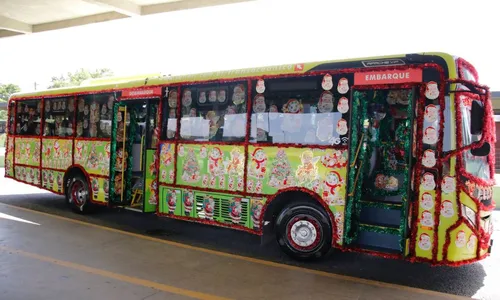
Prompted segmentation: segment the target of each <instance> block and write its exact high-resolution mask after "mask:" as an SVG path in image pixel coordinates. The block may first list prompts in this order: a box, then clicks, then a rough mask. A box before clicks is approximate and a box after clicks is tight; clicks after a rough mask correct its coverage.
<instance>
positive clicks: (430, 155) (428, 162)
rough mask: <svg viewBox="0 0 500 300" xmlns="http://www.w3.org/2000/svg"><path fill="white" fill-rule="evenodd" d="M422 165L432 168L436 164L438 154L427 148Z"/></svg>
mask: <svg viewBox="0 0 500 300" xmlns="http://www.w3.org/2000/svg"><path fill="white" fill-rule="evenodd" d="M422 165H424V167H426V168H432V167H434V166H435V165H436V154H435V153H434V151H433V150H430V149H428V150H425V151H424V157H423V158H422Z"/></svg>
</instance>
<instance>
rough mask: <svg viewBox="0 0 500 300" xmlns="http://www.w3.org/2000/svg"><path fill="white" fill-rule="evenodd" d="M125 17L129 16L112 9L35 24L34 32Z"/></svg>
mask: <svg viewBox="0 0 500 300" xmlns="http://www.w3.org/2000/svg"><path fill="white" fill-rule="evenodd" d="M123 18H128V16H126V15H122V14H120V13H117V12H114V11H112V12H109V13H103V14H98V15H92V16H86V17H80V18H75V19H69V20H63V21H56V22H49V23H43V24H37V25H33V32H42V31H49V30H57V29H63V28H68V27H75V26H81V25H87V24H93V23H100V22H107V21H111V20H117V19H123Z"/></svg>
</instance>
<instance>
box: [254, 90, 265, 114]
mask: <svg viewBox="0 0 500 300" xmlns="http://www.w3.org/2000/svg"><path fill="white" fill-rule="evenodd" d="M253 111H254V112H255V113H263V112H265V111H266V100H265V98H264V95H262V94H257V95H256V96H255V98H254V100H253Z"/></svg>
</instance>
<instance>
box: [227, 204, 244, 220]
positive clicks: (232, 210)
mask: <svg viewBox="0 0 500 300" xmlns="http://www.w3.org/2000/svg"><path fill="white" fill-rule="evenodd" d="M241 207H242V206H241V198H233V199H232V200H231V202H230V204H229V217H231V221H232V222H233V223H234V224H238V223H239V222H240V221H241V210H242V208H241Z"/></svg>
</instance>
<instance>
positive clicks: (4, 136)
mask: <svg viewBox="0 0 500 300" xmlns="http://www.w3.org/2000/svg"><path fill="white" fill-rule="evenodd" d="M6 140H7V134H5V133H2V134H0V148H2V147H5V141H6ZM0 155H4V153H2V152H0Z"/></svg>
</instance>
